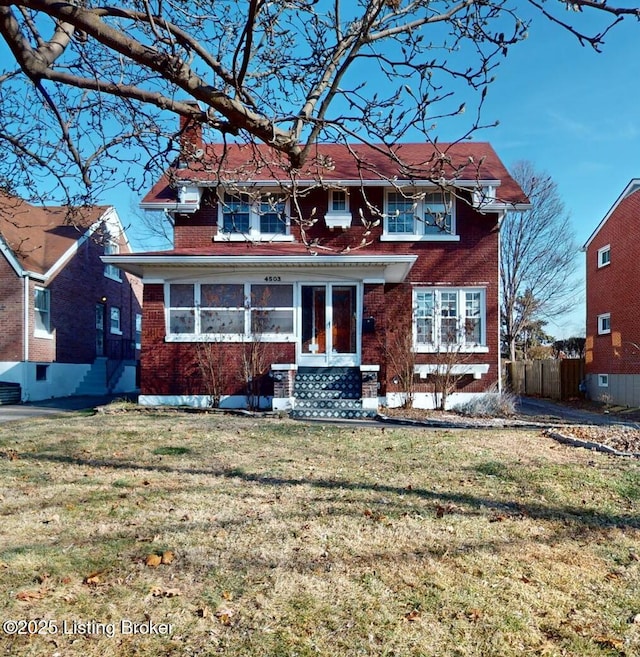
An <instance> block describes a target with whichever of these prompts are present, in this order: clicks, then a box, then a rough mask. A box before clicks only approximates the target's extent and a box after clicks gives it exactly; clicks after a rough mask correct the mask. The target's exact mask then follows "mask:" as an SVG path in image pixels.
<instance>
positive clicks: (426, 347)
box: [413, 288, 486, 351]
mask: <svg viewBox="0 0 640 657" xmlns="http://www.w3.org/2000/svg"><path fill="white" fill-rule="evenodd" d="M485 306H486V304H485V290H484V289H483V288H417V289H416V290H414V312H413V325H414V345H415V348H416V350H417V351H438V350H441V349H450V348H452V347H455V348H459V349H461V350H463V351H484V350H485V349H486V318H485V315H486V312H485Z"/></svg>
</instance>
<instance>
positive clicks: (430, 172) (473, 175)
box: [142, 142, 528, 207]
mask: <svg viewBox="0 0 640 657" xmlns="http://www.w3.org/2000/svg"><path fill="white" fill-rule="evenodd" d="M391 152H392V154H393V155H392V156H391V157H390V155H389V153H390V149H389V147H387V146H385V145H382V144H380V145H373V146H364V145H362V144H317V145H316V147H315V151H314V152H313V153H312V155H311V156H310V157H309V158H308V160H307V163H306V164H305V166H304V167H303V169H301V170H300V171H297V172H296V173H295V180H296V184H298V185H302V186H304V185H307V186H308V185H314V184H318V183H323V184H326V185H331V184H334V185H338V184H339V185H345V186H348V185H349V184H351V185H367V184H369V185H372V184H376V185H380V184H384V183H385V181H387V182H388V181H393V182H394V183H396V184H410V183H413V184H416V183H427V182H433V181H442V182H446V183H447V184H454V185H456V186H460V187H469V188H477V187H481V186H483V184H484V185H486V184H489V183H490V184H492V185H493V186H495V187H497V189H496V196H497V198H498V199H499V201H501V202H503V203H506V204H509V205H513V206H516V205H528V199H527V198H526V196H525V194H524V192H523V191H522V189H521V188H520V186H519V185H518V183H517V182H516V181H515V180H514V179H513V178H512V177H511V175H510V174H509V172H508V171H507V169H506V168H505V166H504V165H503V164H502V162H501V161H500V159H499V158H498V156H497V155H496V152H495V151H494V150H493V148H492V146H491V145H490V144H489V143H487V142H456V143H452V144H438V147H437V149H436V148H434V146H432V145H430V144H425V143H406V144H404V143H403V144H397V145H395V146H394V147H393V148H392V149H391ZM287 164H288V163H287V161H286V159H285V158H284V156H282V155H281V154H278V153H276V152H275V151H274V150H273V149H271V148H269V147H268V146H266V145H264V144H258V145H256V144H226V145H225V144H206V145H204V147H203V149H201V150H200V151H199V152H197V157H195V158H190V159H189V160H188V161H182V162H180V163H179V165H178V166H176V167H174V168H171V169H170V170H168V171H167V172H165V174H164V175H163V176H162V177H161V178H160V180H159V181H158V182H157V183H156V184H155V185H154V186H153V187H152V188H151V190H150V191H149V192H148V193H147V195H146V196H145V197H144V199H143V200H142V206H143V207H144V206H147V207H158V206H160V205H161V204H162V203H163V202H164V203H175V200H176V188H177V187H178V186H180V185H183V184H191V185H194V186H197V187H210V186H215V185H217V184H223V185H224V184H232V183H233V184H246V185H267V186H268V185H274V184H278V183H280V182H282V183H283V184H286V183H287V182H290V181H291V180H292V174H291V172H290V171H289V170H288V167H287Z"/></svg>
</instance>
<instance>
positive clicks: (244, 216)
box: [215, 192, 291, 240]
mask: <svg viewBox="0 0 640 657" xmlns="http://www.w3.org/2000/svg"><path fill="white" fill-rule="evenodd" d="M287 210H288V202H287V199H286V197H285V195H284V194H277V193H270V192H262V193H259V194H248V193H244V192H238V193H233V194H232V193H229V192H224V193H223V194H222V195H221V197H220V201H219V203H218V234H217V235H216V237H215V239H216V240H251V239H258V240H260V239H266V240H271V239H272V240H290V239H291V235H290V227H291V224H290V220H289V214H288V211H287Z"/></svg>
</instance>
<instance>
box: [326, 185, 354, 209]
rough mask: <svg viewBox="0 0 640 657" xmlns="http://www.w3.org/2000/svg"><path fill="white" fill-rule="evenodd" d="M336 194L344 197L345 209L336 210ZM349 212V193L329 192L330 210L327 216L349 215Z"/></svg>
mask: <svg viewBox="0 0 640 657" xmlns="http://www.w3.org/2000/svg"><path fill="white" fill-rule="evenodd" d="M336 194H343V195H344V208H336V207H335V205H334V203H335V199H336ZM348 212H349V192H348V191H347V190H346V189H330V190H329V209H328V211H327V214H347V213H348Z"/></svg>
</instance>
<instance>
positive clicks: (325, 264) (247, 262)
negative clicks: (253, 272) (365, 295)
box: [102, 254, 418, 283]
mask: <svg viewBox="0 0 640 657" xmlns="http://www.w3.org/2000/svg"><path fill="white" fill-rule="evenodd" d="M417 258H418V256H416V255H385V256H367V255H335V256H326V255H322V256H320V255H313V254H308V255H291V256H283V255H279V254H278V255H272V256H271V255H260V256H207V255H188V256H184V255H183V256H174V255H137V254H131V255H115V254H114V255H108V256H102V261H103V262H104V263H105V264H110V265H115V266H116V267H119V268H120V269H122V270H124V271H126V272H128V273H130V274H133V275H134V276H138V277H139V278H143V279H144V278H146V277H149V276H153V274H154V272H155V273H156V275H157V273H158V272H161V271H162V270H166V269H175V268H185V267H186V268H189V267H192V268H196V267H207V268H210V269H212V270H221V269H229V270H235V271H237V268H238V267H239V266H241V267H244V268H256V269H258V268H261V267H262V268H269V269H273V267H274V266H276V263H277V266H278V267H281V268H297V269H304V268H307V269H310V268H314V269H315V268H329V267H363V268H365V267H375V268H378V269H380V270H382V271H383V272H384V280H385V282H387V283H400V282H402V281H403V280H404V279H405V278H406V277H407V274H408V273H409V271H410V270H411V268H412V267H413V265H414V263H415V262H416V260H417Z"/></svg>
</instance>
